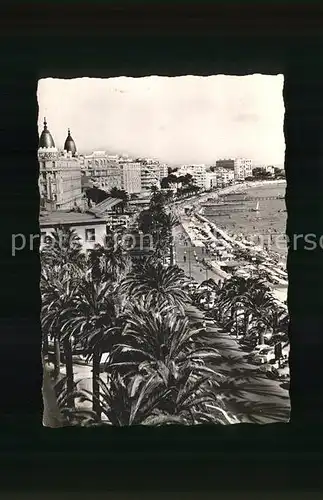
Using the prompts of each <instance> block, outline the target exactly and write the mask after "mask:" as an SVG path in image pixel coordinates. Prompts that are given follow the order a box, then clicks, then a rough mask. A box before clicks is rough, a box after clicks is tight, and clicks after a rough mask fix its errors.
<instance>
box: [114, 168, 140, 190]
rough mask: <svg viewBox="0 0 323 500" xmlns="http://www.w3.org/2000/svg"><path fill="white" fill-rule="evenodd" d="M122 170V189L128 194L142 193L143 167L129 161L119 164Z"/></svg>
mask: <svg viewBox="0 0 323 500" xmlns="http://www.w3.org/2000/svg"><path fill="white" fill-rule="evenodd" d="M119 166H120V170H121V187H122V189H124V190H125V191H126V192H127V193H128V194H133V193H140V192H141V165H140V163H139V162H133V161H127V162H122V163H119Z"/></svg>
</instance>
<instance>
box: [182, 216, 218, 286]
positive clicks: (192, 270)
mask: <svg viewBox="0 0 323 500" xmlns="http://www.w3.org/2000/svg"><path fill="white" fill-rule="evenodd" d="M173 237H174V244H175V262H176V264H177V265H178V266H179V267H181V268H182V269H183V270H184V271H185V274H186V275H187V276H189V277H190V278H193V279H194V280H195V281H197V283H202V282H203V281H205V280H208V279H209V278H212V279H213V280H214V281H215V282H216V283H217V282H218V281H219V280H220V279H223V275H222V274H217V273H216V272H215V271H211V270H210V269H208V268H207V267H206V266H204V265H203V264H202V262H201V261H202V259H203V258H204V257H205V254H204V253H203V250H202V247H195V246H194V245H192V243H191V242H190V240H189V238H188V236H187V235H186V232H185V230H184V228H183V226H182V225H179V226H177V227H176V228H175V229H174V231H173ZM185 239H186V245H185V243H184V241H185ZM194 252H195V254H196V256H197V259H198V260H196V258H195V255H194Z"/></svg>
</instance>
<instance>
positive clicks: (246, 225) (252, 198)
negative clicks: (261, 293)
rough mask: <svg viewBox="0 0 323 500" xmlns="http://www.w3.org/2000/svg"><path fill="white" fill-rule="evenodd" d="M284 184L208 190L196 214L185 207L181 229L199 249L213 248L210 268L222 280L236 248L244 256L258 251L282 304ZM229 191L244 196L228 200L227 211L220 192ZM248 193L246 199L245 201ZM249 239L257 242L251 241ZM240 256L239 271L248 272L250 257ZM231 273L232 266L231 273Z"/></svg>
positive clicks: (284, 279) (284, 289)
mask: <svg viewBox="0 0 323 500" xmlns="http://www.w3.org/2000/svg"><path fill="white" fill-rule="evenodd" d="M285 188H286V183H285V182H284V181H283V182H274V181H272V182H259V183H252V184H251V185H250V184H247V183H245V184H238V185H237V184H236V185H234V186H229V187H228V188H225V189H224V190H221V191H218V192H217V193H216V194H215V193H214V194H213V193H209V194H208V195H205V194H203V195H202V196H201V197H200V198H198V199H197V200H196V201H194V205H193V207H192V208H193V213H191V215H187V214H185V213H184V207H182V210H183V212H182V213H181V217H180V218H181V226H182V229H183V231H184V232H185V233H186V234H187V236H188V237H189V240H190V241H191V242H192V244H193V246H194V247H195V248H196V249H197V248H198V247H200V246H202V247H206V248H208V250H207V251H206V253H207V255H208V257H207V260H208V261H209V268H210V270H212V272H213V273H215V274H216V275H217V277H218V278H219V279H220V278H222V279H223V278H224V276H222V273H223V272H224V271H225V270H226V265H227V264H226V263H229V265H230V263H231V265H232V261H233V260H235V259H237V253H236V251H237V249H239V248H240V250H241V255H242V254H243V253H244V252H246V251H247V253H248V254H249V255H250V257H252V255H253V256H254V257H255V255H258V258H259V259H260V262H261V265H260V268H261V269H262V271H263V272H265V273H266V274H267V276H268V280H269V283H270V286H271V288H272V292H273V295H274V296H275V297H276V299H277V300H279V302H281V303H284V302H285V301H286V299H287V274H286V257H287V246H286V241H284V238H283V236H284V232H285V225H286V212H285V200H284V195H285ZM228 192H230V193H239V192H241V193H243V194H242V201H241V197H240V201H239V202H237V203H232V204H231V203H229V204H228V203H227V204H226V205H225V209H224V210H223V209H222V207H219V206H218V207H215V206H214V205H215V203H217V202H218V201H219V199H220V198H221V195H223V194H224V193H228ZM219 195H220V196H219ZM244 195H246V196H247V198H248V199H247V200H244V197H245V196H244ZM237 198H239V197H237ZM259 200H260V201H259ZM212 205H213V206H212ZM237 207H238V208H237ZM255 207H256V208H257V210H255ZM219 212H220V213H219ZM257 239H258V241H257ZM261 239H262V240H261ZM259 240H260V241H259ZM268 242H269V243H268ZM250 243H253V245H252V246H250ZM219 244H220V247H221V246H222V249H221V250H219V251H220V254H221V255H219V251H218V250H215V247H217V246H218V245H219ZM210 245H211V246H210ZM223 245H224V246H225V247H226V250H225V249H223ZM220 247H219V248H220ZM238 254H239V250H238ZM178 256H179V255H178ZM180 260H181V259H180ZM251 260H252V259H251ZM240 261H241V262H240V268H239V269H240V271H239V272H241V271H242V272H243V273H245V274H246V273H247V274H249V273H250V264H251V262H250V258H249V259H248V258H247V259H245V258H242V259H241V258H240ZM248 261H249V262H248ZM251 267H252V265H251ZM202 274H203V273H202ZM225 274H226V273H225ZM230 275H231V273H230V271H229V274H228V275H227V277H229V276H230ZM201 277H202V275H201ZM197 281H199V280H197ZM215 281H217V280H215Z"/></svg>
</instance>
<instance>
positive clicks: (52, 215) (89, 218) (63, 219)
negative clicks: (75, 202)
mask: <svg viewBox="0 0 323 500" xmlns="http://www.w3.org/2000/svg"><path fill="white" fill-rule="evenodd" d="M92 223H94V224H99V223H102V224H105V219H103V218H99V217H97V216H96V215H95V214H92V213H79V212H64V211H56V212H46V211H43V212H40V214H39V224H40V226H45V225H46V226H48V225H55V226H58V225H60V224H62V225H71V226H72V225H74V224H76V225H79V224H92Z"/></svg>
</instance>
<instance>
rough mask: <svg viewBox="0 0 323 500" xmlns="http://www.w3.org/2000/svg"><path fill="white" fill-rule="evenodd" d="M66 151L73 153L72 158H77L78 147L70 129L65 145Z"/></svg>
mask: <svg viewBox="0 0 323 500" xmlns="http://www.w3.org/2000/svg"><path fill="white" fill-rule="evenodd" d="M64 150H65V151H67V152H68V153H72V156H75V154H76V146H75V142H74V141H73V139H72V137H71V132H70V129H68V132H67V138H66V141H65V144H64Z"/></svg>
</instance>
